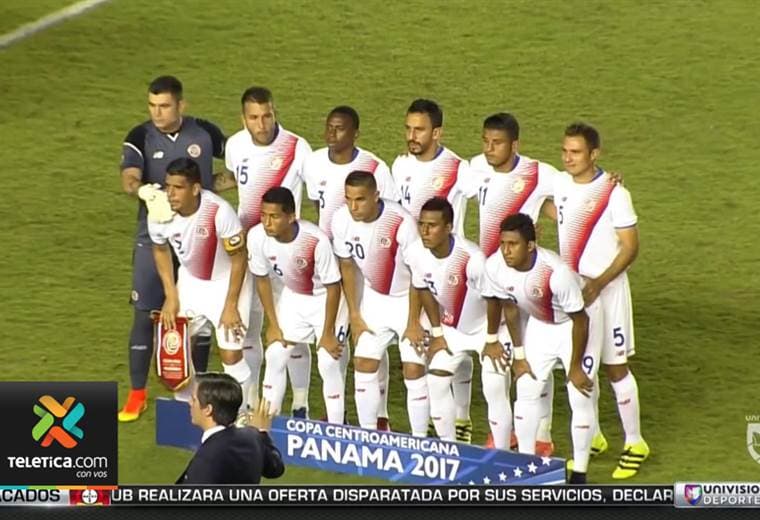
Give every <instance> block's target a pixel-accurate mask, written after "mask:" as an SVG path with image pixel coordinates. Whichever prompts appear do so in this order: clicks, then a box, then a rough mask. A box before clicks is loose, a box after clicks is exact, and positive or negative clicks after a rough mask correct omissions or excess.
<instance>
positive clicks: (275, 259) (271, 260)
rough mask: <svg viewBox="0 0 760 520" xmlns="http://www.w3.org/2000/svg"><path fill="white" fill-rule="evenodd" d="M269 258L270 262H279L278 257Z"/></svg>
mask: <svg viewBox="0 0 760 520" xmlns="http://www.w3.org/2000/svg"><path fill="white" fill-rule="evenodd" d="M268 258H269V261H270V262H276V261H277V257H276V256H270V257H268Z"/></svg>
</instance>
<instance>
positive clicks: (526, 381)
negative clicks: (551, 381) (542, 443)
mask: <svg viewBox="0 0 760 520" xmlns="http://www.w3.org/2000/svg"><path fill="white" fill-rule="evenodd" d="M516 386H517V401H515V435H517V444H518V447H519V451H520V453H528V454H531V455H535V453H536V434H537V433H538V422H539V421H540V420H541V417H543V415H544V414H542V413H541V391H542V390H543V387H544V382H543V381H536V380H534V379H533V378H531V377H530V376H528V375H524V376H522V377H520V379H518V380H517V385H516Z"/></svg>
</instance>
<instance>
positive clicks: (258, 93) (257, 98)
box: [240, 86, 274, 105]
mask: <svg viewBox="0 0 760 520" xmlns="http://www.w3.org/2000/svg"><path fill="white" fill-rule="evenodd" d="M273 99H274V98H273V97H272V91H271V90H269V89H268V88H266V87H258V86H253V87H249V88H247V89H246V90H245V92H243V95H242V96H241V97H240V104H241V105H245V104H246V103H272V100H273Z"/></svg>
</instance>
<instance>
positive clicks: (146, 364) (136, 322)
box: [118, 76, 225, 422]
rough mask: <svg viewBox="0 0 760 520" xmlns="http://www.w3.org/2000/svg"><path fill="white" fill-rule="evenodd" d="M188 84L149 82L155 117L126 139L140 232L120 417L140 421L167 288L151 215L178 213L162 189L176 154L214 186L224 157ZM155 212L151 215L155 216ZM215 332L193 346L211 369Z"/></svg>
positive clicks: (125, 162)
mask: <svg viewBox="0 0 760 520" xmlns="http://www.w3.org/2000/svg"><path fill="white" fill-rule="evenodd" d="M184 107H185V102H184V100H183V96H182V83H181V82H180V81H179V80H178V79H177V78H175V77H173V76H161V77H158V78H156V79H155V80H153V81H152V82H151V84H150V86H149V87H148V112H149V113H150V120H148V121H146V122H144V123H142V124H140V125H138V126H136V127H134V128H133V129H132V130H131V131H130V132H129V134H127V137H126V138H125V140H124V144H123V147H122V160H121V184H122V188H123V189H124V191H125V192H126V193H127V194H128V195H132V196H137V197H139V199H140V206H139V209H138V213H137V233H136V235H135V244H134V249H133V253H132V294H131V298H130V302H131V303H132V306H133V310H134V317H133V322H132V330H131V332H130V335H129V375H130V383H131V389H130V392H129V396H128V397H127V402H126V404H125V405H124V407H123V408H122V409H121V411H120V412H119V415H118V417H119V421H121V422H130V421H135V420H137V419H138V418H139V417H140V415H141V414H142V413H143V412H144V411H145V410H146V409H147V406H148V401H147V392H146V388H145V387H146V383H147V379H148V370H149V369H150V360H151V357H152V355H153V344H154V340H153V321H152V319H151V315H150V313H151V311H153V310H160V309H161V307H162V305H163V303H164V290H163V286H162V285H161V280H160V278H159V276H158V272H157V271H156V266H155V263H154V260H153V252H152V245H151V240H150V237H149V235H148V225H147V219H148V218H151V219H152V220H154V221H156V222H161V221H166V220H169V219H171V216H172V212H171V209H170V208H169V204H168V201H167V199H166V193H164V192H163V191H162V190H161V186H162V185H163V183H164V177H165V176H166V167H167V165H168V164H169V163H171V162H172V161H173V160H175V159H179V158H190V159H193V160H194V161H195V162H196V163H197V164H198V165H199V167H200V170H201V184H202V186H203V188H204V189H208V190H210V189H212V188H213V186H214V174H213V162H214V157H216V158H223V157H224V144H225V137H224V134H223V133H222V131H221V130H220V129H219V128H218V127H217V126H216V125H214V124H212V123H210V122H208V121H205V120H203V119H197V118H194V117H190V116H185V115H183V111H184ZM149 213H150V215H149ZM210 343H211V337H210V336H199V337H198V338H197V339H196V344H195V345H193V364H194V365H195V369H196V370H197V371H205V370H206V365H207V364H208V352H209V347H210Z"/></svg>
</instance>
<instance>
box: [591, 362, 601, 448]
mask: <svg viewBox="0 0 760 520" xmlns="http://www.w3.org/2000/svg"><path fill="white" fill-rule="evenodd" d="M599 391H600V387H599V373H598V372H597V373H596V374H594V388H592V389H591V405H592V406H593V407H594V424H593V425H592V426H591V440H592V441H593V439H594V436H595V435H596V434H597V433H599V432H601V431H602V430H601V428H600V426H599Z"/></svg>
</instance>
